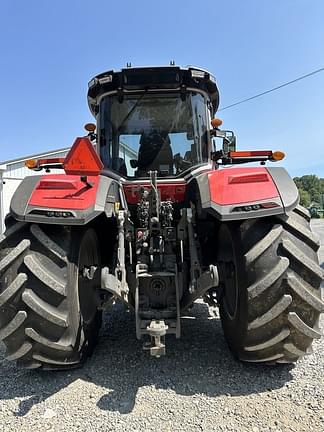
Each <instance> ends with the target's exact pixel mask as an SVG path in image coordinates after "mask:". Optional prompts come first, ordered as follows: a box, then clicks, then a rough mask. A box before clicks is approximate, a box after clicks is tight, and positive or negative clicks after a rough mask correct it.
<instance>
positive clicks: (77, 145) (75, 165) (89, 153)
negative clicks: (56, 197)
mask: <svg viewBox="0 0 324 432" xmlns="http://www.w3.org/2000/svg"><path fill="white" fill-rule="evenodd" d="M102 168H103V163H102V162H101V160H100V158H99V156H98V155H97V153H96V151H95V149H94V147H93V145H92V144H91V141H90V140H89V138H87V137H82V138H80V137H79V138H77V139H76V140H75V141H74V144H73V146H72V147H71V149H70V151H69V153H68V154H67V156H66V158H65V161H64V171H65V172H66V174H76V175H98V174H99V173H100V171H101V170H102Z"/></svg>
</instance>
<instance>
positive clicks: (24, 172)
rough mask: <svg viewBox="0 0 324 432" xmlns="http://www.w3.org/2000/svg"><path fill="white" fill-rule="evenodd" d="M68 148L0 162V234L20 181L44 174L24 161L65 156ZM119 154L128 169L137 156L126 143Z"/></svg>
mask: <svg viewBox="0 0 324 432" xmlns="http://www.w3.org/2000/svg"><path fill="white" fill-rule="evenodd" d="M68 151H69V148H63V149H59V150H54V151H52V152H46V153H39V154H34V155H31V156H25V157H23V158H18V159H13V160H9V161H4V162H0V234H2V232H3V231H4V228H5V227H4V218H5V216H6V214H7V213H8V212H9V208H10V201H11V198H12V196H13V194H14V192H15V190H16V189H17V187H18V186H19V184H20V183H21V181H22V180H23V179H24V178H25V177H27V176H30V175H39V174H41V175H45V174H46V173H45V171H44V170H42V171H40V172H36V173H35V171H32V170H30V169H28V168H27V167H25V161H26V160H28V159H43V158H44V159H46V158H56V157H65V156H66V155H67V153H68ZM120 156H121V157H122V158H123V159H124V160H125V162H126V166H127V168H128V169H129V168H130V165H129V161H130V159H135V158H137V153H136V152H135V151H134V150H132V149H131V148H130V147H128V146H127V145H125V144H124V145H123V147H122V148H121V149H120ZM55 173H62V171H61V170H53V169H51V174H55Z"/></svg>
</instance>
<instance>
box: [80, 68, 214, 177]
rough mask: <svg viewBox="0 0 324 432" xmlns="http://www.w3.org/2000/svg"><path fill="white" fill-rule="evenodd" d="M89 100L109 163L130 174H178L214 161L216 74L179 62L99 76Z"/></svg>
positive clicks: (103, 154)
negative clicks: (179, 65)
mask: <svg viewBox="0 0 324 432" xmlns="http://www.w3.org/2000/svg"><path fill="white" fill-rule="evenodd" d="M88 101H89V106H90V109H91V111H92V113H93V114H94V115H95V116H96V118H97V124H98V126H97V131H98V137H97V138H98V152H99V154H100V158H101V160H102V161H103V163H104V166H105V168H108V169H110V170H113V171H115V172H117V173H119V174H120V175H122V176H126V177H130V178H145V177H148V176H149V172H150V171H157V175H158V177H178V176H182V175H183V173H184V172H187V171H190V170H191V169H192V168H193V167H197V166H199V165H202V164H206V163H208V162H209V160H210V154H211V137H210V121H211V118H212V117H213V114H214V112H215V111H216V109H217V107H218V103H219V95H218V90H217V87H216V84H215V80H214V78H213V76H212V75H211V74H210V73H209V72H206V71H204V70H202V69H196V68H188V69H182V68H179V67H175V66H169V67H154V68H153V67H147V68H127V69H123V70H122V71H120V72H113V71H109V72H106V73H104V74H101V75H98V76H97V77H95V78H94V79H92V80H91V81H90V83H89V91H88Z"/></svg>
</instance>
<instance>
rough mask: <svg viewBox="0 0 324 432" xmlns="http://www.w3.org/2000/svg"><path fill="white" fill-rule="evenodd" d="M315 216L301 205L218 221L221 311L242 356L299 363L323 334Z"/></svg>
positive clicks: (235, 349)
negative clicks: (278, 212) (265, 214)
mask: <svg viewBox="0 0 324 432" xmlns="http://www.w3.org/2000/svg"><path fill="white" fill-rule="evenodd" d="M309 221H310V218H309V214H308V212H307V210H306V209H304V208H303V207H301V206H298V207H297V208H296V209H295V210H294V211H293V212H291V213H289V215H287V216H286V215H285V216H278V217H275V218H260V219H254V220H247V221H244V222H243V223H233V224H230V223H228V224H223V225H221V227H220V230H219V243H218V244H219V253H218V261H219V269H220V280H221V284H222V287H223V290H222V295H221V301H220V314H221V320H222V326H223V329H224V334H225V337H226V339H227V342H228V345H229V347H230V349H231V351H232V352H233V354H234V355H235V356H236V357H237V358H239V359H240V360H243V361H248V362H260V363H271V364H272V363H293V362H295V361H297V360H298V359H299V358H301V357H302V356H303V355H305V354H307V353H310V352H311V344H312V341H313V340H314V339H317V338H320V336H321V334H320V331H319V327H318V321H319V315H320V313H321V312H323V311H324V303H323V301H322V300H321V291H320V290H321V288H320V284H321V282H322V279H323V271H322V269H321V267H320V266H319V264H318V257H317V250H318V248H319V243H318V240H317V238H316V236H315V235H314V234H313V233H312V232H311V229H310V222H309Z"/></svg>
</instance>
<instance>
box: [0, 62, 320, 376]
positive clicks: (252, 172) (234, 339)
mask: <svg viewBox="0 0 324 432" xmlns="http://www.w3.org/2000/svg"><path fill="white" fill-rule="evenodd" d="M88 102H89V106H90V110H91V112H92V114H93V115H94V116H95V118H96V122H97V126H95V125H93V124H88V125H86V130H87V131H88V132H89V133H88V135H87V136H85V137H82V138H77V140H76V141H75V143H74V145H73V146H72V148H71V150H70V152H69V154H68V155H67V157H66V158H65V159H59V158H58V159H43V160H29V161H27V166H28V167H29V168H31V169H34V170H36V171H37V170H42V169H45V170H46V171H47V172H48V171H50V170H51V169H57V168H60V169H62V174H49V175H35V176H30V177H27V178H25V180H24V181H23V182H22V183H21V185H20V186H19V188H18V189H17V191H16V192H15V194H14V196H13V198H12V201H11V209H10V214H9V215H8V216H7V218H6V227H7V229H6V232H5V234H4V235H3V236H2V238H1V239H0V311H1V314H0V340H2V341H3V342H4V343H5V345H6V346H7V354H6V356H7V358H8V359H9V360H16V361H17V362H18V365H21V366H23V367H25V368H39V369H64V368H71V367H75V366H77V365H80V364H82V362H83V361H84V360H85V359H86V358H87V357H88V356H89V355H90V354H91V352H92V351H93V349H94V347H95V345H96V342H97V338H98V332H99V329H100V325H101V316H102V311H103V310H105V309H109V308H111V307H113V305H114V304H115V302H116V301H117V300H118V301H120V302H122V303H123V304H125V306H126V307H127V308H128V309H130V310H131V311H132V312H133V313H134V315H135V323H136V336H137V338H139V339H141V338H144V339H146V343H145V344H144V346H145V347H146V348H147V349H148V350H149V351H150V353H151V355H153V356H155V357H160V356H161V355H163V354H165V350H166V346H165V343H166V335H170V334H171V335H175V336H176V338H179V337H180V335H181V316H182V315H183V314H184V313H185V312H186V311H187V310H188V309H189V308H190V307H191V306H192V305H193V303H194V302H195V301H196V300H197V299H198V298H202V299H203V300H204V301H205V302H206V303H208V304H209V305H212V306H219V308H220V316H221V321H222V326H223V329H224V333H225V337H226V340H227V342H228V345H229V348H230V350H231V351H232V353H233V354H234V356H235V357H237V358H238V359H240V360H243V361H247V362H260V363H267V364H268V363H270V364H272V363H293V362H295V361H296V360H298V359H299V358H300V357H302V356H303V355H305V354H307V353H309V352H310V350H311V344H312V341H313V339H314V338H319V337H320V332H319V328H318V321H319V315H320V313H321V312H322V311H323V310H324V303H323V301H322V300H321V297H320V284H321V282H322V278H323V272H322V269H321V267H320V266H319V264H318V257H317V250H318V247H319V243H318V240H317V238H316V237H315V235H314V234H313V233H312V232H311V230H310V225H309V220H310V217H309V214H308V211H307V210H305V209H304V208H302V207H301V206H300V205H299V204H298V203H299V196H298V191H297V188H296V186H295V184H294V182H293V181H292V179H291V178H290V177H289V175H288V174H287V172H286V171H285V169H283V168H273V167H269V168H268V167H265V166H264V165H265V163H266V162H268V161H270V162H273V161H276V160H280V159H282V158H283V156H284V154H283V153H281V152H272V151H237V150H236V142H235V136H234V134H233V133H232V132H231V131H224V130H221V129H220V128H219V127H220V125H221V121H219V120H218V119H216V118H214V115H215V113H216V111H217V108H218V103H219V94H218V89H217V86H216V83H215V79H214V77H213V76H212V75H211V74H210V73H209V72H207V71H205V70H202V69H199V68H194V67H189V68H180V67H177V66H174V65H171V66H168V67H145V68H132V67H128V68H126V69H122V70H121V71H117V72H115V71H108V72H105V73H102V74H100V75H98V76H96V77H95V78H93V79H92V80H91V81H90V83H89V90H88ZM219 140H221V142H222V145H221V146H219V145H217V142H218V141H219ZM256 161H259V162H260V165H261V166H254V167H245V168H241V167H234V166H233V165H240V164H242V163H245V162H256ZM240 166H241V165H240Z"/></svg>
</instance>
